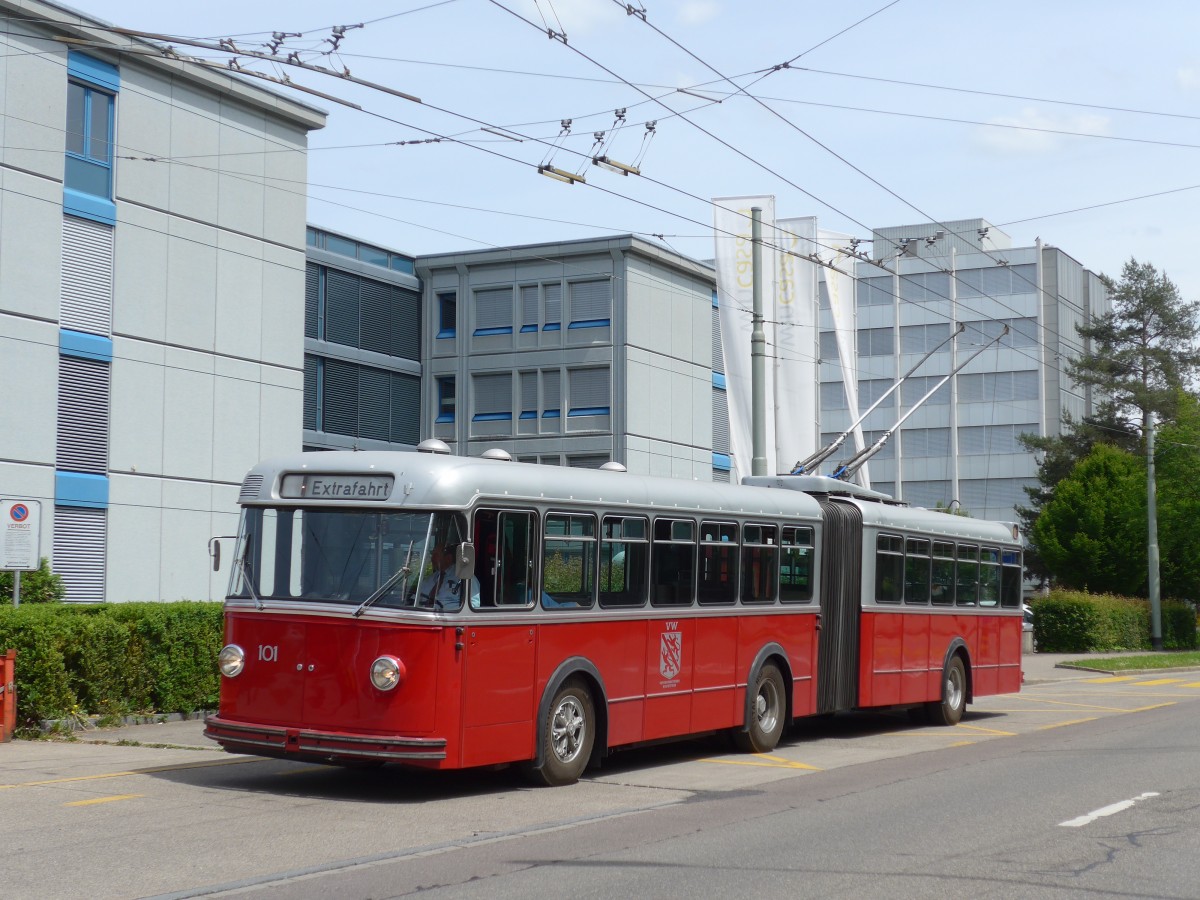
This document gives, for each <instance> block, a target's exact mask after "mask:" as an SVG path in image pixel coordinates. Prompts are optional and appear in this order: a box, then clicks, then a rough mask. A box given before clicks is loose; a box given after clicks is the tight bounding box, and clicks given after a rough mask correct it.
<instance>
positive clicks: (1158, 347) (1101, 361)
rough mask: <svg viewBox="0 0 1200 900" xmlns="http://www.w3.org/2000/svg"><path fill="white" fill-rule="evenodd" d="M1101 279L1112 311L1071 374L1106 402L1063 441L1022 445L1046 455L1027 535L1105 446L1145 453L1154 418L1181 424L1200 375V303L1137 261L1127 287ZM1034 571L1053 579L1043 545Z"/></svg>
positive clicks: (1067, 428)
mask: <svg viewBox="0 0 1200 900" xmlns="http://www.w3.org/2000/svg"><path fill="white" fill-rule="evenodd" d="M1101 278H1102V280H1103V282H1104V284H1105V287H1106V288H1107V290H1108V292H1109V297H1110V299H1111V301H1112V311H1111V312H1109V313H1108V314H1106V315H1104V316H1101V317H1099V318H1097V319H1095V320H1094V321H1092V322H1091V323H1089V324H1087V325H1084V326H1080V327H1079V329H1078V331H1079V335H1080V337H1081V338H1085V339H1087V340H1088V341H1090V345H1089V346H1088V348H1087V350H1086V351H1085V352H1083V353H1082V354H1080V355H1079V356H1078V357H1076V358H1075V359H1074V360H1071V361H1070V362H1069V363H1068V370H1067V371H1068V374H1069V375H1070V377H1071V379H1072V380H1073V381H1074V382H1075V383H1076V384H1077V385H1079V386H1081V387H1093V388H1094V389H1095V390H1096V394H1097V395H1098V397H1099V398H1100V399H1099V401H1098V402H1097V404H1096V411H1095V413H1094V414H1093V415H1091V416H1089V417H1088V418H1087V419H1086V420H1084V421H1081V422H1075V421H1072V420H1071V419H1070V418H1066V419H1064V421H1063V431H1062V434H1061V435H1059V436H1056V437H1039V436H1036V435H1027V436H1024V437H1023V438H1022V439H1021V442H1022V444H1023V445H1024V446H1025V448H1026V449H1028V450H1031V451H1033V452H1035V453H1040V454H1042V458H1041V461H1040V462H1039V467H1038V485H1037V486H1036V487H1033V488H1026V494H1027V495H1028V496H1029V499H1030V503H1029V506H1026V507H1018V515H1019V516H1020V518H1021V521H1022V524H1023V526H1024V527H1025V531H1026V533H1027V534H1029V533H1031V532H1032V531H1033V528H1034V526H1035V523H1036V522H1037V521H1038V519H1039V517H1040V516H1041V513H1042V511H1043V509H1045V507H1046V505H1047V503H1048V502H1049V501H1050V499H1051V498H1052V497H1053V496H1054V492H1055V489H1056V487H1057V486H1058V484H1059V483H1060V482H1061V481H1062V480H1063V478H1065V477H1066V476H1067V475H1068V474H1069V473H1070V472H1071V471H1072V470H1073V468H1074V466H1075V465H1076V464H1077V463H1079V462H1080V461H1081V460H1083V459H1084V458H1086V457H1087V456H1088V454H1089V453H1091V451H1092V450H1093V449H1094V448H1095V447H1096V446H1097V445H1099V444H1108V445H1112V446H1114V447H1118V448H1121V449H1124V450H1127V451H1130V452H1135V453H1136V452H1140V451H1141V450H1142V449H1143V447H1144V435H1145V433H1146V426H1147V425H1148V424H1149V417H1150V415H1151V414H1154V415H1155V417H1156V419H1159V420H1165V421H1171V420H1173V419H1174V417H1175V414H1176V412H1177V410H1178V402H1179V398H1180V396H1181V395H1182V391H1183V389H1184V388H1185V387H1186V386H1187V385H1188V384H1190V383H1192V382H1193V381H1194V380H1195V378H1196V376H1197V374H1198V373H1200V349H1198V348H1197V338H1198V336H1200V303H1196V302H1191V303H1185V302H1184V301H1183V299H1182V298H1181V297H1180V294H1179V290H1178V288H1176V286H1175V285H1174V283H1172V282H1171V280H1170V279H1169V278H1167V276H1166V275H1165V274H1160V273H1159V272H1158V270H1157V269H1155V267H1154V266H1152V265H1150V264H1148V263H1139V262H1138V261H1137V260H1136V259H1130V260H1129V262H1127V263H1126V264H1125V266H1124V268H1123V269H1122V272H1121V280H1120V281H1118V282H1114V281H1113V280H1112V279H1111V278H1109V277H1107V276H1101ZM1143 521H1144V518H1143ZM1026 569H1027V571H1028V574H1030V575H1031V576H1034V577H1036V578H1039V579H1041V580H1043V581H1045V580H1046V579H1047V578H1048V577H1049V576H1050V575H1051V574H1052V569H1051V568H1050V567H1049V566H1048V564H1047V561H1046V560H1043V559H1041V558H1040V556H1039V554H1038V552H1037V549H1036V547H1034V548H1033V552H1031V553H1029V554H1028V555H1027V556H1026Z"/></svg>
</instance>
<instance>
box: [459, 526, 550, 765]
mask: <svg viewBox="0 0 1200 900" xmlns="http://www.w3.org/2000/svg"><path fill="white" fill-rule="evenodd" d="M536 527H537V516H536V515H535V514H534V513H532V512H509V511H503V512H498V511H496V510H481V511H480V512H479V513H477V514H476V518H475V533H474V540H475V550H476V565H475V571H476V573H477V577H479V580H480V597H481V602H482V607H481V609H480V610H479V611H478V613H477V614H476V615H473V616H471V617H470V622H469V624H468V625H467V629H466V634H465V635H464V638H465V641H464V645H465V646H464V650H465V656H464V663H465V673H464V678H463V702H462V709H463V765H467V766H478V765H488V764H490V763H497V762H510V761H512V760H513V759H527V758H530V757H532V755H533V747H534V737H535V736H534V724H533V717H534V713H535V710H536V708H537V699H538V698H536V697H535V696H534V658H535V650H536V648H537V627H536V622H535V620H534V617H533V610H531V609H530V604H529V597H530V591H529V589H528V586H527V585H525V584H522V585H521V588H522V589H521V590H520V591H517V590H516V589H515V587H514V584H513V583H510V582H511V581H512V578H513V577H515V576H516V574H517V573H529V572H531V571H533V565H532V563H533V560H534V559H535V557H534V556H533V550H534V548H535V545H536V541H535V538H536V531H535V529H536ZM530 580H532V579H530Z"/></svg>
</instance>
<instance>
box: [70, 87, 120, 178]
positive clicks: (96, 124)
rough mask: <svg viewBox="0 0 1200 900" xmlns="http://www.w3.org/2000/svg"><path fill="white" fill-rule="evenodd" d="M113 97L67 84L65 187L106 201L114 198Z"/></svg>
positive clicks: (91, 89)
mask: <svg viewBox="0 0 1200 900" xmlns="http://www.w3.org/2000/svg"><path fill="white" fill-rule="evenodd" d="M113 109H114V97H113V95H112V94H108V93H105V92H104V91H100V90H97V89H96V88H93V87H89V86H87V85H83V84H79V83H78V82H74V81H71V82H68V83H67V124H66V132H67V135H66V147H67V161H66V168H65V171H64V180H65V183H66V186H67V187H68V188H71V189H72V190H76V191H81V192H82V193H85V194H91V195H93V196H97V197H103V198H105V199H106V200H107V199H111V197H112V163H113V159H112V137H113Z"/></svg>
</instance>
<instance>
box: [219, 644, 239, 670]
mask: <svg viewBox="0 0 1200 900" xmlns="http://www.w3.org/2000/svg"><path fill="white" fill-rule="evenodd" d="M245 667H246V651H244V650H243V649H242V648H241V647H239V646H238V645H237V644H226V645H225V646H224V647H222V648H221V654H220V656H218V657H217V668H218V669H220V670H221V674H222V675H224V676H225V677H226V678H233V677H234V676H235V675H237V674H239V673H240V672H241V671H242V669H244V668H245Z"/></svg>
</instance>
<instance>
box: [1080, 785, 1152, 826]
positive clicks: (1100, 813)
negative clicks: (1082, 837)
mask: <svg viewBox="0 0 1200 900" xmlns="http://www.w3.org/2000/svg"><path fill="white" fill-rule="evenodd" d="M1157 796H1158V792H1157V791H1148V792H1147V793H1145V794H1140V795H1138V796H1137V797H1134V798H1133V799H1132V800H1122V801H1121V802H1120V803H1113V804H1111V805H1110V806H1102V807H1100V808H1099V809H1095V810H1092V811H1091V812H1090V813H1088V814H1087V815H1083V816H1079V817H1078V818H1076V819H1067V821H1065V822H1059V823H1058V824H1059V826H1060V827H1062V828H1082V827H1083V826H1084V825H1090V824H1091V823H1092V822H1095V821H1096V820H1097V819H1103V818H1104V817H1105V816H1111V815H1113V814H1114V813H1119V812H1121V811H1122V810H1126V809H1129V808H1130V807H1132V806H1133V804H1135V803H1137V802H1138V801H1139V800H1147V799H1149V798H1150V797H1157Z"/></svg>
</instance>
